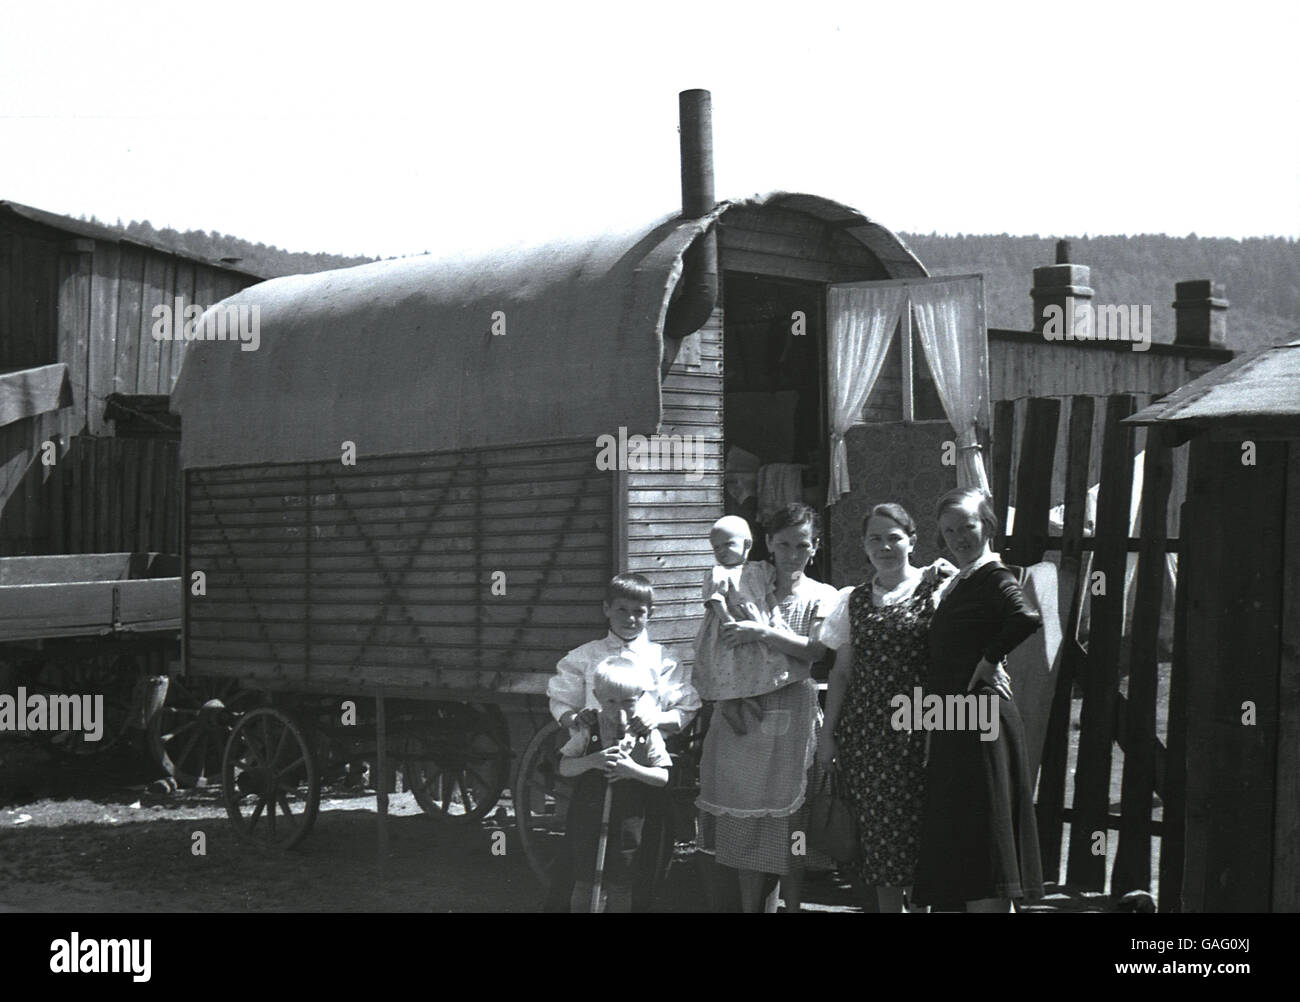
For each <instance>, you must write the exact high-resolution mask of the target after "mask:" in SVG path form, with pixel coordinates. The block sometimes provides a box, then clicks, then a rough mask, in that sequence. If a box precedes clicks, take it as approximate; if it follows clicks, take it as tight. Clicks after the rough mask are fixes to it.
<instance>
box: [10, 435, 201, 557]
mask: <svg viewBox="0 0 1300 1002" xmlns="http://www.w3.org/2000/svg"><path fill="white" fill-rule="evenodd" d="M180 503H181V498H180V449H179V443H178V442H176V441H175V440H170V439H162V438H98V437H92V436H89V435H79V436H77V437H75V438H74V439H73V440H72V442H71V444H70V446H69V448H68V451H67V452H66V453H65V454H64V455H62V456H60V457H59V459H58V462H57V463H56V464H55V465H54V466H53V467H51V468H48V469H47V468H45V467H43V466H42V465H41V462H40V459H39V458H37V459H36V460H35V461H34V462H33V463H32V464H31V466H30V467H29V468H28V470H27V473H26V475H25V476H24V477H23V479H22V481H21V483H19V484H18V485H17V487H16V489H15V490H14V491H13V493H12V495H11V496H10V498H9V501H8V504H6V505H5V507H4V511H3V514H0V556H13V555H19V554H43V553H114V552H125V551H150V550H152V551H156V552H160V553H178V552H180Z"/></svg>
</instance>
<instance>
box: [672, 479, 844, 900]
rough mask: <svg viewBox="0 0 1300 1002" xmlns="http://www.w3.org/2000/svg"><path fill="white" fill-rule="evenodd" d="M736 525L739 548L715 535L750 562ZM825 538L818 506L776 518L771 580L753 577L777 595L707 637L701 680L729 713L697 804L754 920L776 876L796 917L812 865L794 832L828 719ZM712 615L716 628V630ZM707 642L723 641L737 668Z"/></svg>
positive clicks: (722, 550) (830, 591) (740, 605)
mask: <svg viewBox="0 0 1300 1002" xmlns="http://www.w3.org/2000/svg"><path fill="white" fill-rule="evenodd" d="M725 521H726V520H724V522H725ZM726 528H727V526H726V525H724V526H723V529H724V530H725V529H726ZM732 528H733V529H734V531H735V532H737V533H739V534H740V536H741V538H739V539H738V540H737V541H736V542H735V543H734V544H732V543H731V542H730V541H729V540H723V539H722V538H721V534H718V533H715V537H716V539H715V540H714V552H715V555H717V556H718V559H719V563H720V565H722V566H726V563H727V560H728V559H734V558H729V557H728V551H729V550H731V549H733V548H734V549H735V550H736V551H737V552H739V553H741V554H742V560H743V554H745V553H747V552H748V549H749V547H748V545H746V544H747V542H748V540H747V539H746V538H745V536H747V529H741V528H740V527H739V526H734V524H733V525H732ZM820 541H821V536H820V527H819V525H818V518H817V514H816V512H815V511H813V509H811V508H809V507H808V506H807V505H805V504H801V503H798V502H794V503H791V504H789V505H787V506H786V507H785V508H783V509H781V510H780V511H778V512H777V513H776V515H775V516H774V517H773V518H772V520H771V522H770V523H769V526H768V534H767V545H768V549H769V550H770V551H771V553H772V569H771V573H770V574H769V573H768V572H767V571H764V572H763V576H762V577H759V578H756V581H757V582H758V584H759V586H760V587H759V588H758V589H757V590H758V591H761V590H763V589H770V590H769V591H768V594H766V595H764V596H763V599H764V601H763V602H761V603H760V602H758V601H755V600H754V599H755V598H757V595H756V594H753V593H751V594H749V596H748V598H747V599H746V598H745V596H743V595H742V596H741V598H742V599H744V600H742V601H740V602H733V603H731V605H730V607H729V608H726V609H718V608H711V609H710V611H709V612H708V613H707V615H706V621H705V624H704V626H703V627H702V628H701V637H700V653H701V654H702V655H703V656H702V658H701V661H699V662H697V666H696V674H695V682H696V685H697V687H699V688H700V690H701V694H702V695H703V694H705V693H708V695H706V696H705V698H710V699H713V700H715V701H717V702H719V703H722V704H723V710H722V711H721V712H719V713H718V714H716V715H715V717H714V719H713V721H712V724H711V726H710V727H709V731H708V734H707V736H706V738H705V742H704V752H703V756H702V758H701V762H700V798H699V800H698V801H697V805H698V806H699V807H700V809H701V810H702V811H704V812H706V813H707V814H708V815H710V816H711V818H712V820H713V824H714V826H715V827H714V832H715V835H714V842H715V848H716V860H717V862H718V863H719V864H721V865H722V866H726V867H730V868H732V869H734V870H735V871H737V879H738V883H739V891H740V905H741V910H742V911H746V912H758V911H763V910H768V911H771V910H775V908H774V906H775V894H774V893H773V894H771V895H767V894H765V893H764V888H765V884H767V883H768V882H769V881H770V878H771V876H772V875H775V876H776V877H778V878H779V879H780V881H781V893H782V896H783V897H784V898H785V905H786V910H787V911H798V910H800V902H801V893H802V869H803V865H804V864H805V863H806V862H807V857H806V856H804V855H801V849H802V843H801V840H800V839H799V838H798V837H797V833H799V832H802V831H804V830H806V820H805V815H806V813H807V812H806V809H805V803H804V802H805V797H806V794H807V790H808V780H809V771H810V769H811V768H812V766H813V759H814V755H815V752H816V748H817V727H818V718H819V716H820V711H819V709H818V705H817V686H816V683H815V682H814V681H813V680H812V678H811V666H812V664H813V662H815V661H817V660H818V659H819V658H820V657H821V656H822V655H823V654H824V653H825V651H826V648H825V647H824V646H823V645H822V644H821V643H820V642H819V640H818V631H819V628H820V624H821V621H822V619H823V618H824V617H825V615H826V613H827V612H828V611H829V610H830V608H831V606H832V605H833V604H834V602H835V600H836V597H837V596H836V592H835V589H834V588H832V587H830V586H829V585H826V584H822V583H821V582H819V581H814V580H812V579H811V578H809V577H808V576H807V575H806V574H805V573H804V571H805V569H806V568H807V566H808V562H809V561H810V560H811V559H812V558H813V556H814V555H815V554H816V552H817V548H818V545H819V544H820ZM736 566H739V564H736ZM724 578H725V575H722V574H721V573H719V572H717V571H716V570H715V573H714V574H713V575H711V578H710V580H709V581H708V582H706V590H709V589H712V591H711V594H710V595H706V598H715V599H720V600H721V602H722V603H723V604H724V605H725V604H726V595H727V594H728V592H727V590H726V587H725V586H724V585H721V584H720V583H719V582H721V581H722V580H723V579H724ZM720 587H721V588H722V589H723V590H722V591H718V590H717V589H718V588H720ZM736 613H741V614H742V616H737V615H736ZM714 617H717V619H718V622H716V623H713V625H711V620H713V618H714ZM710 631H712V633H710ZM710 635H716V636H717V637H719V638H720V640H721V648H725V650H726V651H728V652H730V653H731V655H733V656H732V657H731V658H730V659H728V658H727V657H726V656H725V655H723V654H722V653H721V651H720V650H719V649H718V648H717V645H716V644H714V642H713V641H711V640H708V639H707V637H708V636H710ZM711 666H712V667H711ZM711 673H712V674H711ZM713 676H717V677H713ZM723 676H725V677H723ZM728 701H732V702H731V705H730V706H727V705H726V704H727V702H728Z"/></svg>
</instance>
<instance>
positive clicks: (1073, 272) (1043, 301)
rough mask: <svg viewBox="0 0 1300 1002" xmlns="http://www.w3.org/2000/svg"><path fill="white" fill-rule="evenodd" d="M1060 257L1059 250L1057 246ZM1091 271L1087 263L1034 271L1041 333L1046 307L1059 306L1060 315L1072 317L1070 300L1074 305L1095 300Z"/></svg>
mask: <svg viewBox="0 0 1300 1002" xmlns="http://www.w3.org/2000/svg"><path fill="white" fill-rule="evenodd" d="M1057 256H1058V258H1059V256H1060V247H1059V245H1058V247H1057ZM1091 274H1092V269H1091V268H1089V267H1088V266H1087V265H1086V264H1045V265H1042V266H1041V267H1038V268H1035V269H1034V287H1033V288H1032V289H1030V290H1029V295H1030V298H1031V299H1033V301H1034V327H1033V329H1034V330H1035V331H1038V332H1039V333H1041V332H1042V330H1043V325H1044V324H1045V323H1046V322H1047V316H1046V312H1047V308H1048V307H1049V306H1056V307H1059V308H1060V310H1061V315H1062V316H1066V315H1072V313H1071V310H1070V308H1069V307H1070V305H1071V304H1067V303H1066V300H1067V299H1073V300H1074V305H1078V304H1079V303H1082V302H1087V301H1088V300H1090V299H1092V287H1091V286H1090V285H1089V284H1088V282H1089V280H1090V276H1091Z"/></svg>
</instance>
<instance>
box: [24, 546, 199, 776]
mask: <svg viewBox="0 0 1300 1002" xmlns="http://www.w3.org/2000/svg"><path fill="white" fill-rule="evenodd" d="M179 566H180V561H179V560H178V558H177V557H176V556H174V555H167V554H159V553H89V554H61V555H57V556H28V557H3V558H0V660H2V661H3V662H4V663H5V664H6V665H8V666H9V667H10V668H11V669H12V671H13V675H14V682H15V683H16V684H17V685H21V686H22V687H23V689H24V690H25V691H26V692H27V693H41V694H45V695H92V696H93V695H101V696H103V697H104V716H105V720H104V727H103V733H102V736H101V737H100V738H99V739H98V740H87V735H86V733H85V731H84V730H73V729H61V730H45V731H38V732H34V733H33V734H32V737H34V738H36V739H38V740H40V741H42V742H43V743H44V744H45V745H46V746H47V747H48V748H50V749H51V750H52V751H56V752H59V753H61V754H66V755H72V756H86V755H95V754H99V753H102V752H106V751H108V750H110V749H112V748H114V747H116V746H117V745H118V744H119V742H121V741H122V739H123V738H124V737H125V736H126V734H127V732H128V729H129V727H130V726H131V725H132V724H133V723H135V724H136V725H137V726H139V725H140V724H142V723H143V722H144V721H143V717H142V703H143V702H144V701H145V699H146V698H147V687H146V685H145V680H146V679H147V678H148V677H150V676H152V675H157V674H159V673H160V670H161V668H162V666H163V665H165V664H166V663H167V662H168V661H169V660H171V659H172V658H174V657H175V655H176V653H177V652H178V650H179V642H180V637H179V631H180V619H181V593H180V578H179V577H178V576H177V575H178V572H179Z"/></svg>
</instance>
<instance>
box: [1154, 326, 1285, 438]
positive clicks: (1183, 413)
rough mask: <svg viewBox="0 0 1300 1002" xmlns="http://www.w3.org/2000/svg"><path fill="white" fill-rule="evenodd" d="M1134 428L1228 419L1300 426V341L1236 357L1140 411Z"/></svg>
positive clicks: (1193, 423) (1207, 422) (1239, 421)
mask: <svg viewBox="0 0 1300 1002" xmlns="http://www.w3.org/2000/svg"><path fill="white" fill-rule="evenodd" d="M1128 420H1129V421H1130V422H1131V423H1133V424H1169V423H1176V424H1181V425H1195V426H1199V425H1204V424H1211V423H1216V422H1223V421H1229V420H1231V421H1233V422H1236V423H1244V422H1268V423H1278V422H1282V423H1288V424H1294V425H1296V426H1297V427H1300V339H1297V340H1294V341H1291V342H1290V343H1288V344H1282V345H1275V346H1273V347H1271V348H1263V349H1261V350H1259V351H1256V352H1252V353H1251V354H1249V355H1244V356H1242V357H1241V358H1238V359H1234V360H1233V361H1231V362H1229V363H1227V364H1226V365H1221V366H1219V367H1218V368H1217V369H1214V370H1212V371H1210V372H1207V373H1206V374H1205V375H1203V376H1201V377H1199V378H1198V379H1194V380H1192V381H1191V382H1190V383H1187V384H1186V385H1184V386H1181V387H1179V388H1178V389H1176V390H1174V392H1173V393H1170V394H1169V395H1168V396H1166V397H1165V398H1164V399H1162V400H1159V401H1157V402H1156V403H1153V404H1151V406H1149V407H1146V408H1143V409H1142V410H1140V411H1138V412H1137V413H1136V414H1134V415H1133V416H1132V417H1130V418H1128Z"/></svg>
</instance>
